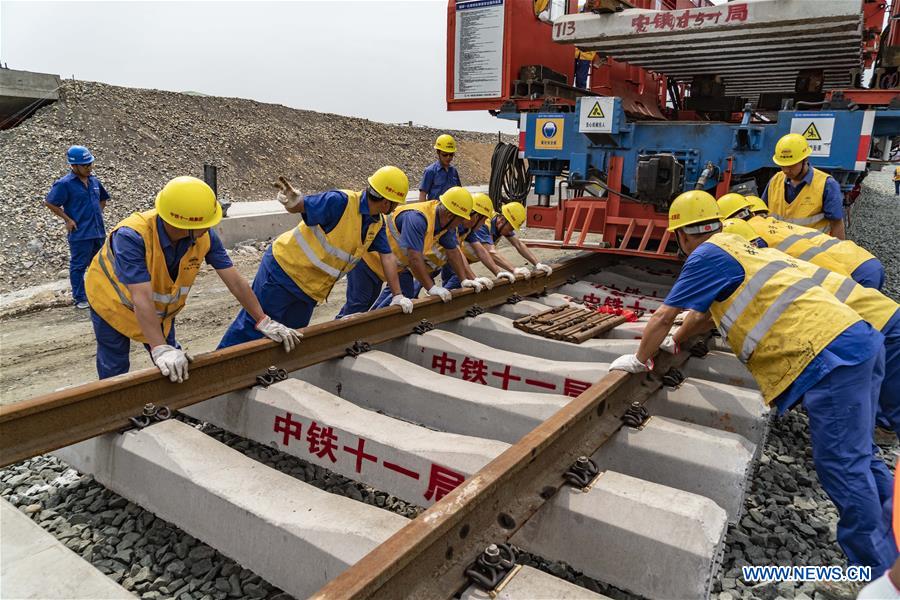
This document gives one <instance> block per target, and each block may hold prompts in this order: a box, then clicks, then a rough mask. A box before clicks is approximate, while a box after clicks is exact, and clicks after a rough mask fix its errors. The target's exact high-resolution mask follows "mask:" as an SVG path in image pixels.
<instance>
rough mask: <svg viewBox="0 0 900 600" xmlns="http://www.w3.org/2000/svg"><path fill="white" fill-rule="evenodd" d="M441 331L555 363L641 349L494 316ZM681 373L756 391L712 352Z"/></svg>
mask: <svg viewBox="0 0 900 600" xmlns="http://www.w3.org/2000/svg"><path fill="white" fill-rule="evenodd" d="M438 328H440V329H441V330H444V331H450V332H453V333H455V334H457V335H460V336H464V337H467V338H469V339H472V340H475V341H477V342H481V343H482V344H488V345H490V346H491V347H493V348H498V349H502V350H506V351H509V352H521V353H523V354H529V355H532V356H534V357H540V358H545V359H548V360H552V361H579V362H603V363H610V362H612V361H614V360H615V359H616V358H618V357H619V356H622V355H623V354H633V353H634V352H637V349H638V346H639V345H640V342H639V341H638V340H633V339H604V338H597V339H593V340H586V341H584V342H582V343H580V344H573V343H571V342H564V341H561V340H553V339H550V338H545V337H541V336H538V335H534V334H531V333H526V332H524V331H521V330H519V329H516V328H515V326H514V325H513V322H512V320H511V319H507V318H505V317H501V316H500V315H495V314H491V313H484V314H481V315H478V316H477V317H474V318H473V317H466V318H465V319H457V320H455V321H447V322H445V323H441V324H440V325H438ZM426 366H427V365H426ZM682 371H683V372H684V374H685V375H686V376H687V377H690V378H695V379H702V380H706V381H718V382H721V383H727V384H729V385H737V386H741V387H746V388H756V382H755V381H754V379H753V376H752V375H750V372H749V371H748V370H747V367H745V366H744V365H743V364H741V362H740V361H739V360H738V359H737V358H736V357H735V356H734V355H733V354H728V353H724V352H710V353H709V354H707V355H706V356H705V357H703V358H691V359H690V360H689V361H688V363H687V364H686V365H685V367H684V368H683V369H682Z"/></svg>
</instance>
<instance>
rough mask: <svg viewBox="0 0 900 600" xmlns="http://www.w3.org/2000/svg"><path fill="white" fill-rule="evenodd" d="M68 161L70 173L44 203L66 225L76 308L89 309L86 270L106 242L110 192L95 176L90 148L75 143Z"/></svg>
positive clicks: (70, 278)
mask: <svg viewBox="0 0 900 600" xmlns="http://www.w3.org/2000/svg"><path fill="white" fill-rule="evenodd" d="M66 161H67V162H68V163H69V172H68V173H67V174H66V175H64V176H63V177H60V178H59V179H57V180H56V181H55V182H53V186H52V187H51V188H50V192H49V193H48V194H47V198H46V200H44V204H45V206H46V207H47V208H48V209H50V212H52V213H53V214H55V215H56V216H58V217H59V218H60V219H62V220H63V224H64V225H65V227H66V234H67V236H66V237H67V238H68V242H69V281H70V283H71V285H72V301H73V303H74V304H75V307H76V308H81V309H85V308H87V307H88V302H87V296H86V295H85V292H84V272H85V271H86V270H87V268H88V265H89V264H91V259H92V258H94V255H95V254H97V252H98V251H99V250H100V247H101V246H102V245H103V238H104V236H105V235H106V229H105V227H104V225H103V210H104V209H105V208H106V203H107V201H108V200H109V193H108V192H107V191H106V188H104V187H103V184H102V183H100V180H99V179H97V177H95V176H94V175H93V168H94V155H93V154H91V151H90V150H88V149H87V148H85V147H84V146H72V147H70V148H69V150H68V151H67V152H66Z"/></svg>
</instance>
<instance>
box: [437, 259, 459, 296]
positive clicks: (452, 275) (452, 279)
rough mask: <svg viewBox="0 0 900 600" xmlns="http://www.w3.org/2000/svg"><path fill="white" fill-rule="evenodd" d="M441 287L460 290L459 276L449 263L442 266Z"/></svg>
mask: <svg viewBox="0 0 900 600" xmlns="http://www.w3.org/2000/svg"><path fill="white" fill-rule="evenodd" d="M441 287H443V288H446V289H448V290H458V289H459V288H460V281H459V276H458V275H457V274H456V271H454V270H453V267H451V266H450V265H449V264H447V265H444V266H443V267H441Z"/></svg>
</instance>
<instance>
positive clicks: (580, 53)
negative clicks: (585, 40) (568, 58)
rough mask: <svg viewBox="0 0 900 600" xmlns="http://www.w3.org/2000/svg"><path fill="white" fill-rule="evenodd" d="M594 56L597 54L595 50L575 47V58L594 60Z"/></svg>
mask: <svg viewBox="0 0 900 600" xmlns="http://www.w3.org/2000/svg"><path fill="white" fill-rule="evenodd" d="M595 56H597V53H596V52H595V51H592V50H579V49H578V48H575V60H594V57H595Z"/></svg>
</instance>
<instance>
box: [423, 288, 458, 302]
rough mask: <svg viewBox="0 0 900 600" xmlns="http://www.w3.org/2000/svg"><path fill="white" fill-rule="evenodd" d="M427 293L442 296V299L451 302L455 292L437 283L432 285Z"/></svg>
mask: <svg viewBox="0 0 900 600" xmlns="http://www.w3.org/2000/svg"><path fill="white" fill-rule="evenodd" d="M425 293H426V294H428V295H429V296H440V297H441V300H443V301H444V302H450V301H451V300H453V294H451V293H450V290H448V289H447V288H445V287H441V286H439V285H437V284H434V285H433V286H431V289H430V290H428V291H427V292H425Z"/></svg>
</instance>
